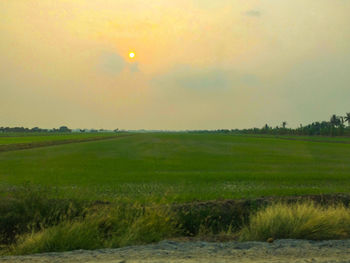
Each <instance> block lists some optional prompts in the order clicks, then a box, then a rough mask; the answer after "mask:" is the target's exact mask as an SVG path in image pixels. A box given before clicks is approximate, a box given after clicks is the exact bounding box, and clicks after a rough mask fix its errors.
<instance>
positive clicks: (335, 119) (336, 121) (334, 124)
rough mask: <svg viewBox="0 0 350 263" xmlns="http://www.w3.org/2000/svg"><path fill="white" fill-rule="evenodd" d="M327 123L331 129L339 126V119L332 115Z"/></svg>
mask: <svg viewBox="0 0 350 263" xmlns="http://www.w3.org/2000/svg"><path fill="white" fill-rule="evenodd" d="M329 122H330V123H331V125H332V126H333V127H336V126H339V125H340V124H341V120H340V118H339V117H338V116H337V115H335V114H333V115H332V116H331V119H330V121H329Z"/></svg>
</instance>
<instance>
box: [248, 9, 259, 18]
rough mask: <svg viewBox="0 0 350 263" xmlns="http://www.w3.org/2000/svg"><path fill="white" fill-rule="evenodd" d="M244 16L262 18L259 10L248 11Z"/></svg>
mask: <svg viewBox="0 0 350 263" xmlns="http://www.w3.org/2000/svg"><path fill="white" fill-rule="evenodd" d="M244 15H246V16H252V17H260V16H261V12H260V11H259V10H254V9H252V10H248V11H246V12H245V13H244Z"/></svg>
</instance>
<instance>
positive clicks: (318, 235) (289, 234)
mask: <svg viewBox="0 0 350 263" xmlns="http://www.w3.org/2000/svg"><path fill="white" fill-rule="evenodd" d="M349 237H350V209H349V208H345V207H344V206H342V205H337V206H328V207H321V206H319V205H316V204H314V203H312V202H307V203H296V204H283V203H277V204H274V205H271V206H268V207H266V208H265V209H262V210H260V211H258V212H257V213H256V214H254V215H252V216H251V218H250V222H249V224H248V225H247V226H245V227H243V229H242V230H241V232H240V239H241V240H242V241H246V240H260V241H266V240H267V239H269V238H273V239H283V238H288V239H289V238H292V239H311V240H323V239H343V238H349Z"/></svg>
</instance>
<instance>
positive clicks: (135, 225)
mask: <svg viewBox="0 0 350 263" xmlns="http://www.w3.org/2000/svg"><path fill="white" fill-rule="evenodd" d="M170 215H171V213H170V212H168V211H167V210H166V209H164V208H163V209H160V208H158V209H150V208H142V209H141V208H140V207H139V206H138V205H137V204H133V205H128V206H126V205H116V206H113V207H112V208H108V210H107V209H106V208H105V209H103V208H101V209H99V210H98V212H97V211H96V212H92V213H91V214H88V215H87V216H86V217H84V218H78V219H75V220H71V221H63V222H62V223H60V224H58V225H55V226H52V227H49V228H45V229H42V230H41V231H39V232H36V233H33V234H26V235H23V236H22V237H21V238H20V239H19V240H18V242H17V245H16V246H14V248H13V250H12V253H14V254H29V253H41V252H51V251H67V250H75V249H98V248H115V247H122V246H127V245H140V244H147V243H152V242H157V241H160V240H162V239H165V238H169V237H172V236H176V235H177V232H178V230H177V229H176V228H175V222H174V220H172V218H171V216H170Z"/></svg>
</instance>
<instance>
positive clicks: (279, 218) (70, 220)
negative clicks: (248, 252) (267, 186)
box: [0, 186, 350, 255]
mask: <svg viewBox="0 0 350 263" xmlns="http://www.w3.org/2000/svg"><path fill="white" fill-rule="evenodd" d="M33 189H34V188H32V187H30V186H27V187H24V188H23V189H22V190H21V191H20V192H12V193H11V194H3V195H2V196H1V200H0V201H1V202H0V243H1V246H0V247H3V250H2V251H1V254H15V255H19V254H32V253H42V252H51V251H68V250H75V249H98V248H116V247H122V246H127V245H139V244H147V243H152V242H157V241H160V240H163V239H169V238H186V239H189V238H191V239H193V238H195V239H202V240H203V239H204V240H216V241H217V240H219V241H225V240H242V241H245V240H261V241H266V240H267V239H269V238H272V239H278V238H297V239H313V240H322V239H343V238H349V237H350V209H349V208H347V207H346V206H348V205H349V200H350V197H349V196H344V195H338V196H309V197H307V198H302V197H291V198H284V199H283V200H282V201H277V202H276V199H273V198H260V199H254V200H227V201H212V202H198V203H189V204H179V205H175V204H173V205H166V204H160V203H159V202H158V203H151V201H150V202H149V203H148V204H147V205H145V204H141V203H137V202H135V201H132V200H128V199H118V200H115V201H114V202H102V201H95V202H91V201H86V200H84V201H81V200H78V199H57V198H56V199H55V198H52V196H53V194H52V193H49V192H48V191H45V190H42V189H38V188H35V190H33Z"/></svg>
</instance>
